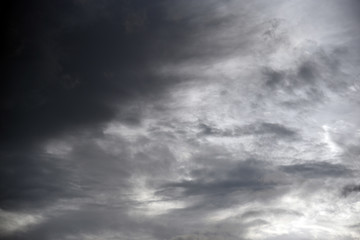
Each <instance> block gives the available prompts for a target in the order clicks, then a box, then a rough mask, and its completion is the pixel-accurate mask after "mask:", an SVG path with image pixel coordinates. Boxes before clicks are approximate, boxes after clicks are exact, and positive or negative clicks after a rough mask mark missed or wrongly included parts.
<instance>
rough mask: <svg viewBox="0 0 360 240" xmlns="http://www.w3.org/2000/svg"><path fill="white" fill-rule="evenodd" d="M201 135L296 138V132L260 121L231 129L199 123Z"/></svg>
mask: <svg viewBox="0 0 360 240" xmlns="http://www.w3.org/2000/svg"><path fill="white" fill-rule="evenodd" d="M199 127H200V129H201V133H202V134H203V135H205V136H206V135H211V136H223V137H241V136H247V135H255V136H256V135H273V136H274V137H275V138H276V137H277V138H294V139H295V138H296V137H298V132H297V131H296V130H295V129H291V128H288V127H286V126H284V125H281V124H278V123H269V122H260V123H254V124H248V125H244V126H235V127H234V128H233V129H225V130H223V129H220V128H217V127H212V126H209V125H207V124H204V123H201V124H200V125H199Z"/></svg>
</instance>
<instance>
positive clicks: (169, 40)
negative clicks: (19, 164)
mask: <svg viewBox="0 0 360 240" xmlns="http://www.w3.org/2000/svg"><path fill="white" fill-rule="evenodd" d="M80 2H81V1H70V0H69V1H63V2H61V3H55V4H49V3H48V2H46V1H35V2H32V3H28V2H26V1H15V2H14V1H11V3H10V2H9V1H8V2H4V3H3V5H4V7H3V8H2V9H3V11H4V15H3V18H4V19H3V21H2V22H3V24H5V25H6V27H5V28H3V32H4V35H5V37H6V40H7V44H6V45H3V46H2V47H3V49H4V50H5V51H7V52H6V53H7V54H5V55H4V58H5V59H4V61H3V62H4V65H3V68H2V69H3V73H2V74H3V79H4V81H3V82H2V87H1V89H2V90H1V97H2V100H1V103H2V107H1V115H2V117H1V124H0V129H1V132H2V134H1V139H2V142H3V143H4V142H5V141H6V143H7V144H10V143H11V142H16V144H17V145H19V144H20V142H24V144H29V143H30V142H31V143H34V142H36V141H38V140H41V139H43V138H44V137H50V136H54V135H57V134H62V133H64V132H69V131H74V130H76V129H82V128H84V127H88V126H91V127H92V128H94V127H95V126H96V125H99V126H101V125H100V124H101V123H103V122H105V121H108V120H110V119H112V118H113V117H115V115H116V112H115V110H116V108H115V106H117V105H118V104H122V103H125V102H126V101H127V100H129V99H134V98H146V97H153V96H156V95H158V94H159V93H161V92H162V91H163V89H164V88H166V87H167V86H169V85H173V84H175V83H176V82H177V79H176V78H173V80H168V79H167V80H166V81H165V80H164V79H163V78H162V77H160V76H158V75H157V74H156V73H155V71H154V68H153V67H154V66H155V65H156V66H157V65H159V64H160V65H161V64H163V63H165V62H164V61H169V59H168V57H167V55H168V54H171V53H173V55H176V54H175V52H176V51H177V49H178V44H177V43H180V42H182V41H184V42H186V35H185V31H186V30H185V29H186V24H183V25H178V26H177V25H176V24H171V23H170V22H168V21H167V20H166V17H165V16H164V13H163V11H162V7H161V5H160V3H161V2H162V1H157V2H152V3H151V4H149V3H145V2H144V1H131V2H128V1H106V2H105V1H104V2H103V4H100V3H95V2H94V1H82V2H81V3H80ZM98 5H101V6H98ZM89 8H91V9H93V10H89ZM95 9H96V10H95ZM188 30H190V29H188ZM175 46H176V48H175ZM173 55H171V56H173ZM166 59H167V60H166ZM172 59H174V60H175V59H176V58H172ZM19 69H21V71H19Z"/></svg>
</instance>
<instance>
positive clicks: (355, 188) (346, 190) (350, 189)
mask: <svg viewBox="0 0 360 240" xmlns="http://www.w3.org/2000/svg"><path fill="white" fill-rule="evenodd" d="M357 192H360V185H355V184H352V185H347V186H345V187H343V189H342V195H343V196H344V197H347V196H348V195H349V194H351V193H357Z"/></svg>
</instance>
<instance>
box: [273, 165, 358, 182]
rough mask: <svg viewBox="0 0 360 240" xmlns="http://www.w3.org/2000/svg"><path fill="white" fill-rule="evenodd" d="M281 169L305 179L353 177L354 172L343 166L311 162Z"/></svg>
mask: <svg viewBox="0 0 360 240" xmlns="http://www.w3.org/2000/svg"><path fill="white" fill-rule="evenodd" d="M280 169H281V170H282V171H284V172H286V173H289V174H294V175H298V176H301V177H304V178H327V177H333V178H340V177H341V178H342V177H351V176H352V174H353V171H352V170H351V169H349V168H347V167H346V166H345V165H342V164H332V163H327V162H309V163H302V164H294V165H288V166H282V167H280Z"/></svg>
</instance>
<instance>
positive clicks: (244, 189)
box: [158, 159, 286, 211]
mask: <svg viewBox="0 0 360 240" xmlns="http://www.w3.org/2000/svg"><path fill="white" fill-rule="evenodd" d="M206 161H208V162H209V166H204V167H201V168H198V169H194V170H192V171H191V172H190V176H191V178H192V180H182V181H179V182H172V183H167V184H165V185H164V186H163V188H162V189H161V190H160V191H158V194H161V195H163V196H166V197H173V198H174V197H175V198H188V197H201V198H202V199H203V200H201V201H200V203H196V204H195V205H194V206H191V207H190V208H189V209H190V211H194V210H195V209H196V210H198V209H201V208H206V209H214V208H215V209H216V208H222V207H224V206H231V205H233V204H237V203H239V202H243V201H244V202H246V201H249V200H250V199H252V198H253V197H254V196H256V195H261V194H263V195H264V198H262V199H263V200H265V199H268V200H269V199H270V198H271V197H272V196H274V195H277V194H280V192H281V190H279V189H278V187H281V186H284V185H286V181H284V179H280V175H279V173H277V172H276V171H275V170H274V168H273V166H271V165H269V164H267V163H266V162H263V161H259V160H255V159H249V160H245V161H240V162H237V163H228V162H226V161H225V160H224V165H223V166H222V167H216V166H211V165H210V164H211V162H212V160H211V159H207V160H206ZM206 161H205V162H206ZM205 164H206V163H205ZM275 193H276V194H275ZM258 200H260V199H258Z"/></svg>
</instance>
